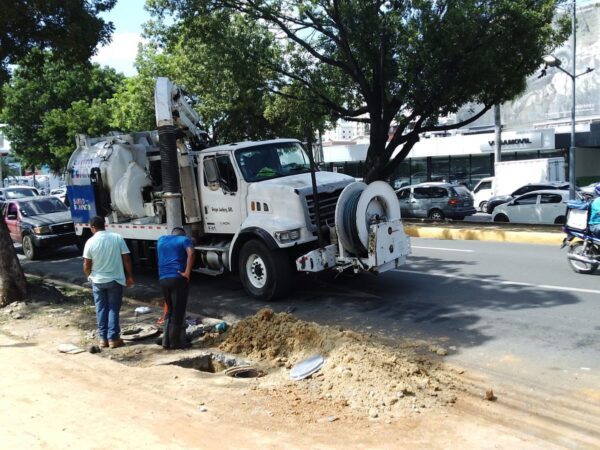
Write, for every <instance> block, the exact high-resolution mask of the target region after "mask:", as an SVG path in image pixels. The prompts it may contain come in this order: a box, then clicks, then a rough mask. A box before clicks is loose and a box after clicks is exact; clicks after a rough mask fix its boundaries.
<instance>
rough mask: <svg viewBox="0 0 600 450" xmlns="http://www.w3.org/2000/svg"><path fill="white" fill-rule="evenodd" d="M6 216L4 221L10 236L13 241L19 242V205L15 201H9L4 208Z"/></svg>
mask: <svg viewBox="0 0 600 450" xmlns="http://www.w3.org/2000/svg"><path fill="white" fill-rule="evenodd" d="M4 212H5V213H6V216H4V221H5V222H6V226H7V227H8V232H9V233H10V237H11V239H12V240H13V241H14V242H21V223H20V221H19V207H18V205H17V204H16V203H14V202H10V203H8V204H7V205H6V207H5V208H4Z"/></svg>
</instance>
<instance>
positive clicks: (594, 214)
mask: <svg viewBox="0 0 600 450" xmlns="http://www.w3.org/2000/svg"><path fill="white" fill-rule="evenodd" d="M594 190H595V191H596V196H597V198H596V199H595V200H594V201H593V202H592V206H591V208H590V220H589V225H590V231H591V233H592V234H593V235H594V236H599V237H600V184H597V185H596V187H595V188H594Z"/></svg>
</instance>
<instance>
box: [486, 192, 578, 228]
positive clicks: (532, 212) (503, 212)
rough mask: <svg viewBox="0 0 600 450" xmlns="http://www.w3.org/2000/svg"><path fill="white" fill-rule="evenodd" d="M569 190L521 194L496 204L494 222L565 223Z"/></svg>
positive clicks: (493, 215)
mask: <svg viewBox="0 0 600 450" xmlns="http://www.w3.org/2000/svg"><path fill="white" fill-rule="evenodd" d="M568 200H569V191H566V190H562V189H561V190H558V189H552V190H543V191H533V192H528V193H527V194H524V195H521V196H519V197H517V198H515V199H514V200H511V201H510V202H508V203H503V204H502V205H498V206H496V208H494V212H493V214H492V220H493V221H494V222H517V223H553V224H563V223H565V217H566V213H567V205H566V203H567V201H568Z"/></svg>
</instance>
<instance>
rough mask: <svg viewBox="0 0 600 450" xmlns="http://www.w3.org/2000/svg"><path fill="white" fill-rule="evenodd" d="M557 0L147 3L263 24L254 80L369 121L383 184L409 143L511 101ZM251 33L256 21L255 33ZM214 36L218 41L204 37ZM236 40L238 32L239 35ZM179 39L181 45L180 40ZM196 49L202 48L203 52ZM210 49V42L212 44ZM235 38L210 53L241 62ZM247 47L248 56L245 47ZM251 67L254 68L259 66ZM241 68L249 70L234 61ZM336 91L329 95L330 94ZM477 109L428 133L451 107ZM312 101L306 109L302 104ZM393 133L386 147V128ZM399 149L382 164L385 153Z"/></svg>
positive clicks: (185, 16)
mask: <svg viewBox="0 0 600 450" xmlns="http://www.w3.org/2000/svg"><path fill="white" fill-rule="evenodd" d="M558 2H559V1H557V0H456V1H451V2H450V1H435V2H432V1H428V0H413V1H401V0H399V1H364V0H259V1H255V0H200V1H198V0H195V1H191V0H152V1H150V2H149V3H150V5H151V6H153V7H154V8H155V10H157V11H161V10H164V9H167V10H173V11H176V12H177V13H178V14H179V16H180V17H181V18H182V20H183V21H184V22H185V23H186V24H189V25H187V26H186V28H188V29H189V31H188V33H189V36H188V37H191V36H198V35H199V34H198V32H197V31H196V30H195V29H193V28H192V27H191V24H193V23H195V21H196V20H200V21H203V20H206V17H207V16H208V17H222V16H225V17H227V16H228V15H232V16H235V17H237V16H239V15H241V17H240V19H239V20H240V21H242V22H248V23H253V24H261V25H260V26H267V27H270V30H272V32H273V33H274V34H276V35H277V36H278V39H277V40H276V41H277V42H275V41H273V44H274V43H276V44H277V48H276V49H274V50H272V49H271V48H270V51H272V52H274V53H275V54H276V55H285V57H280V58H279V60H276V61H273V60H269V59H268V58H267V61H268V62H267V66H268V65H269V62H270V63H272V65H271V72H272V73H277V76H275V77H273V76H271V75H268V76H269V78H270V79H271V81H270V82H268V83H266V84H267V86H270V87H276V88H277V90H279V92H281V93H283V94H285V93H286V92H289V90H288V91H285V90H284V89H283V86H286V85H287V86H292V87H293V86H303V87H304V88H305V89H307V90H309V91H310V92H311V95H308V96H303V97H304V98H305V99H311V101H313V102H318V103H319V104H320V105H321V106H322V107H325V108H327V110H328V111H330V112H331V113H332V114H335V115H337V116H339V117H344V118H351V119H352V118H353V119H355V120H359V121H365V122H369V124H370V133H371V136H370V147H369V152H368V156H367V167H369V168H370V169H371V172H370V173H369V174H368V179H369V180H372V179H375V178H383V177H385V176H386V175H387V174H388V173H389V172H391V171H392V170H393V168H394V167H395V166H396V165H397V164H398V163H399V162H400V161H401V160H402V159H404V158H405V157H406V155H407V154H408V152H409V151H410V149H411V148H412V146H413V145H414V144H415V143H416V142H417V141H418V140H419V135H420V134H421V133H423V132H427V131H436V130H447V129H452V128H459V127H461V126H464V125H467V124H468V123H470V122H472V121H474V120H476V119H477V118H478V117H480V116H481V115H482V114H483V113H485V112H486V111H487V110H488V109H489V108H491V107H492V106H493V105H494V104H496V103H502V102H505V101H508V100H511V99H512V98H514V97H515V96H516V95H517V94H519V93H520V92H522V91H523V89H524V88H525V80H526V77H527V76H528V75H530V74H532V73H533V72H534V71H535V70H536V69H537V68H539V66H540V62H541V56H542V55H544V54H546V53H548V52H549V51H551V50H552V49H553V48H554V47H555V46H557V45H558V44H559V43H560V42H561V40H563V39H564V38H565V33H564V28H560V27H558V28H555V27H553V25H552V23H553V19H554V14H555V7H556V4H557V3H558ZM256 26H259V25H256ZM212 35H213V36H214V37H215V38H216V39H217V40H219V39H220V37H219V36H218V35H216V34H214V33H213V34H212ZM243 37H244V36H243ZM182 42H184V41H182ZM202 42H203V43H204V45H208V47H210V48H212V44H210V43H209V44H206V39H205V38H203V39H202ZM221 42H222V41H221ZM253 49H254V47H253V46H251V45H249V44H248V43H247V42H246V43H245V44H244V45H240V44H239V43H236V42H231V43H230V44H229V46H228V47H227V48H223V49H222V51H225V52H226V53H219V57H222V58H224V59H225V60H227V59H228V58H241V60H242V61H246V60H245V59H244V55H245V54H246V53H252V50H253ZM248 50H250V51H248ZM249 63H250V64H252V63H254V64H255V65H258V66H259V67H264V66H265V65H264V64H263V60H262V59H261V58H253V61H250V62H249ZM243 69H244V71H248V72H250V73H251V72H252V71H254V70H256V68H255V67H254V66H252V65H251V66H248V63H244V65H243ZM340 91H341V95H340ZM467 103H476V104H479V105H481V107H480V111H477V112H476V113H474V115H473V116H472V117H471V118H468V119H467V120H464V121H462V122H460V123H456V124H453V125H447V126H443V127H442V126H438V125H437V124H438V122H439V119H440V118H441V117H444V116H446V115H448V114H451V113H454V112H456V111H457V110H458V109H459V108H460V107H461V106H462V105H465V104H467ZM313 104H314V103H313ZM392 124H394V125H395V133H394V136H393V138H392V139H391V141H390V142H388V131H389V130H390V127H391V125H392ZM399 146H401V147H402V150H401V151H400V152H398V153H397V156H395V157H394V158H393V159H392V155H393V154H394V152H395V150H396V149H397V148H398V147H399Z"/></svg>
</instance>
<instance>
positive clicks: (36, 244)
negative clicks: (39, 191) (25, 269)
mask: <svg viewBox="0 0 600 450" xmlns="http://www.w3.org/2000/svg"><path fill="white" fill-rule="evenodd" d="M1 208H2V209H1V212H2V217H3V218H4V221H5V222H6V225H7V226H8V230H9V232H10V237H11V238H12V240H13V242H17V243H20V244H21V245H22V246H23V253H24V254H25V257H26V258H27V259H37V258H39V256H40V254H41V253H42V251H44V250H46V249H54V248H58V247H63V246H66V245H74V244H77V237H76V235H75V227H74V225H73V220H72V219H71V213H70V212H69V209H68V208H67V207H66V206H65V204H64V203H63V202H61V201H60V200H59V199H58V198H56V197H53V196H44V197H25V198H19V199H14V200H7V201H5V202H4V203H3V204H2V207H1Z"/></svg>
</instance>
